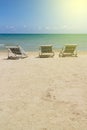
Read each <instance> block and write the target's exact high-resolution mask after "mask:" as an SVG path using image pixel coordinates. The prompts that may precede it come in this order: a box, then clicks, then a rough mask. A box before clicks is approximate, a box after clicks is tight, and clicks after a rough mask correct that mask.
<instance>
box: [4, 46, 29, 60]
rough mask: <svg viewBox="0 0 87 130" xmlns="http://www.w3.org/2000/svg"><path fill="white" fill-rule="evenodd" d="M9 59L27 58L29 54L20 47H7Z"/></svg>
mask: <svg viewBox="0 0 87 130" xmlns="http://www.w3.org/2000/svg"><path fill="white" fill-rule="evenodd" d="M6 48H7V49H8V59H17V58H26V57H27V54H26V52H25V51H24V50H23V49H22V47H20V46H6Z"/></svg>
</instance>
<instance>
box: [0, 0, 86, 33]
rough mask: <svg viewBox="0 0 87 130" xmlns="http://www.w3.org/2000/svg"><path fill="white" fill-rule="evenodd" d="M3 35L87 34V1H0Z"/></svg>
mask: <svg viewBox="0 0 87 130" xmlns="http://www.w3.org/2000/svg"><path fill="white" fill-rule="evenodd" d="M0 33H58V34H60V33H63V34H64V33H87V0H0Z"/></svg>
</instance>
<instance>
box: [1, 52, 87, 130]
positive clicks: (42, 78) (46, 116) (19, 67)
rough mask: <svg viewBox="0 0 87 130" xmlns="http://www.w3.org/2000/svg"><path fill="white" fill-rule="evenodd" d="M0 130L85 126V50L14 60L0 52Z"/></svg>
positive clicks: (31, 54) (76, 128)
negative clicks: (75, 55)
mask: <svg viewBox="0 0 87 130" xmlns="http://www.w3.org/2000/svg"><path fill="white" fill-rule="evenodd" d="M0 130H87V52H85V53H78V57H64V58H59V57H58V53H57V52H56V53H55V56H54V57H53V58H38V52H29V53H28V58H24V59H17V60H7V52H0Z"/></svg>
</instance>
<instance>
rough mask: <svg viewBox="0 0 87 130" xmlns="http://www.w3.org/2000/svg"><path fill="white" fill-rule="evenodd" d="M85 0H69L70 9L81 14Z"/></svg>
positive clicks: (73, 12)
mask: <svg viewBox="0 0 87 130" xmlns="http://www.w3.org/2000/svg"><path fill="white" fill-rule="evenodd" d="M86 5H87V1H86V0H72V1H70V11H71V13H72V14H74V15H82V14H84V13H85V11H86Z"/></svg>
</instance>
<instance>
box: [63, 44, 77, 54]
mask: <svg viewBox="0 0 87 130" xmlns="http://www.w3.org/2000/svg"><path fill="white" fill-rule="evenodd" d="M76 47H77V45H76V44H74V45H72V44H71V45H65V47H64V53H73V52H74V51H75V49H76Z"/></svg>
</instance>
